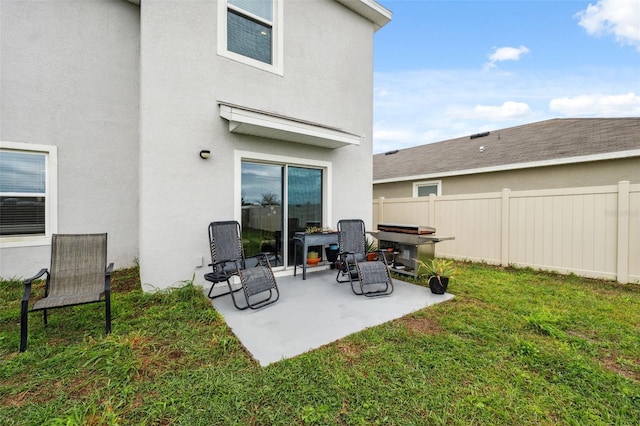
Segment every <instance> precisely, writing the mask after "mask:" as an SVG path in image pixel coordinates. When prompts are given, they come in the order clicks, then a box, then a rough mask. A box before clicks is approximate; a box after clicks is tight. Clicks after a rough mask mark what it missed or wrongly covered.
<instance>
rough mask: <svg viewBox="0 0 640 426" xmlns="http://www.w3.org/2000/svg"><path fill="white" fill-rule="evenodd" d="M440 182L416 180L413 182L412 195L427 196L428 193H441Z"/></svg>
mask: <svg viewBox="0 0 640 426" xmlns="http://www.w3.org/2000/svg"><path fill="white" fill-rule="evenodd" d="M441 187H442V182H441V181H439V180H437V181H430V182H416V183H414V184H413V196H414V197H428V196H429V195H431V194H433V195H441V191H442V190H441Z"/></svg>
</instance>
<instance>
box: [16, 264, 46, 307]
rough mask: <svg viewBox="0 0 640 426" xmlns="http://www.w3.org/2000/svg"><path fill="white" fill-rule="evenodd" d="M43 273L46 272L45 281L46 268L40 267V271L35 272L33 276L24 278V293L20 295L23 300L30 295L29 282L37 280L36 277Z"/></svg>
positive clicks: (27, 298)
mask: <svg viewBox="0 0 640 426" xmlns="http://www.w3.org/2000/svg"><path fill="white" fill-rule="evenodd" d="M44 274H47V281H48V280H49V271H48V270H47V268H43V269H40V272H38V273H37V274H35V275H34V276H33V277H31V278H27V279H26V280H24V294H23V295H22V301H23V302H25V301H29V298H30V297H31V283H32V282H34V281H35V280H37V279H38V278H40V277H41V276H43V275H44Z"/></svg>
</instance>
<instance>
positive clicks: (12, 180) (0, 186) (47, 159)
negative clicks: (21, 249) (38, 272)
mask: <svg viewBox="0 0 640 426" xmlns="http://www.w3.org/2000/svg"><path fill="white" fill-rule="evenodd" d="M2 145H3V148H2V149H0V238H1V241H2V242H3V243H5V242H7V241H10V242H16V241H24V238H25V237H30V238H31V240H33V237H36V239H38V238H37V237H43V238H44V237H47V236H50V235H51V233H52V229H50V228H52V226H51V225H52V224H53V221H52V220H51V219H52V217H53V216H54V215H55V212H54V211H52V210H54V209H52V206H53V205H54V204H55V200H54V201H53V202H52V201H51V200H50V198H51V196H52V192H54V190H53V188H51V187H52V186H53V184H52V179H53V176H52V175H53V174H54V173H55V171H54V172H50V169H51V166H50V164H51V163H52V162H53V161H55V147H41V146H35V145H29V144H18V143H5V142H3V144H2ZM5 146H7V147H8V146H16V147H18V146H19V147H20V148H22V149H5ZM34 148H35V149H34ZM43 148H44V149H43ZM53 198H55V196H54V197H53ZM3 245H4V244H3Z"/></svg>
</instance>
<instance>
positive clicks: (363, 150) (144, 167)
mask: <svg viewBox="0 0 640 426" xmlns="http://www.w3.org/2000/svg"><path fill="white" fill-rule="evenodd" d="M217 22H218V21H217V6H216V3H215V2H167V1H154V0H145V1H143V2H142V6H141V100H140V149H141V155H140V164H139V167H140V265H141V275H142V281H143V285H144V286H145V288H146V289H152V288H163V287H168V286H175V285H181V282H183V281H184V280H189V279H192V278H195V280H196V283H201V284H204V280H203V274H204V273H205V272H207V271H208V270H209V269H208V268H207V267H206V265H207V264H208V263H209V261H210V254H209V247H208V236H207V226H208V224H209V222H211V221H214V220H233V219H235V220H238V221H240V217H239V215H238V214H237V213H236V212H238V211H239V203H236V201H235V200H239V199H240V186H239V185H240V181H239V176H240V171H239V163H237V161H236V158H237V156H236V154H237V153H238V152H243V153H250V156H251V157H252V158H255V159H257V160H260V159H265V158H269V159H271V158H287V159H289V160H291V161H292V162H296V161H298V162H300V164H305V162H306V161H309V160H313V161H316V162H325V163H327V164H330V165H331V177H330V179H329V180H328V184H329V187H328V188H326V190H327V194H328V200H327V202H328V205H329V206H330V207H329V211H328V216H329V217H327V218H326V219H325V220H326V222H327V223H326V225H328V226H334V227H335V223H336V222H337V220H338V219H341V218H346V217H356V218H363V219H364V220H366V221H367V223H371V207H370V206H371V205H370V200H371V197H372V188H371V180H372V162H371V156H372V154H371V153H372V147H371V133H372V115H373V108H372V102H373V101H372V100H373V93H372V91H373V88H372V87H373V84H372V80H373V57H372V54H373V25H372V24H371V23H370V22H369V21H367V20H365V19H364V18H362V17H361V16H359V15H357V14H355V13H354V12H352V11H351V10H349V9H347V8H346V7H344V6H342V5H340V4H339V3H338V2H335V1H333V0H309V1H304V2H297V1H287V2H285V3H284V49H285V50H284V73H283V75H278V74H273V73H270V72H267V71H264V70H260V69H258V68H254V67H251V66H248V65H246V64H243V63H240V62H236V61H233V60H230V59H228V58H226V57H223V56H219V55H218V54H217V53H216V42H217V35H216V34H217V25H218V23H217ZM218 102H226V103H231V104H235V105H241V106H244V107H249V108H254V109H258V110H262V111H268V112H273V113H277V114H279V115H283V116H287V117H292V118H297V119H301V120H306V121H309V122H314V123H318V124H322V125H324V126H330V127H334V128H339V129H342V130H344V131H346V132H349V133H353V134H357V135H363V137H362V138H361V142H360V145H359V146H350V147H344V148H338V149H327V148H321V147H316V146H311V145H303V144H299V143H292V142H284V141H279V140H274V139H264V138H260V137H255V136H247V135H240V134H236V133H230V132H229V123H228V122H227V121H226V120H225V119H223V118H221V117H220V111H219V106H218ZM201 149H209V150H211V153H212V156H211V158H209V159H208V160H202V159H201V158H200V157H199V155H198V153H199V151H200V150H201ZM236 204H238V205H237V206H236ZM203 265H204V266H203Z"/></svg>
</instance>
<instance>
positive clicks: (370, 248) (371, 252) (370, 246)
mask: <svg viewBox="0 0 640 426" xmlns="http://www.w3.org/2000/svg"><path fill="white" fill-rule="evenodd" d="M364 244H365V247H364V248H365V250H366V252H367V260H368V261H372V260H376V259H378V254H377V253H376V252H377V251H378V246H377V245H376V243H374V242H373V241H371V240H369V239H368V238H367V239H366V240H365V243H364Z"/></svg>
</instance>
